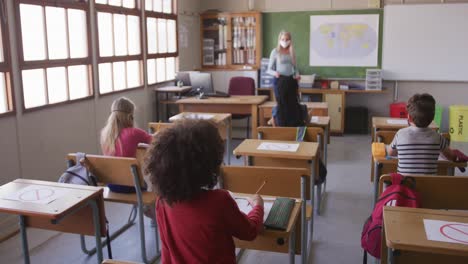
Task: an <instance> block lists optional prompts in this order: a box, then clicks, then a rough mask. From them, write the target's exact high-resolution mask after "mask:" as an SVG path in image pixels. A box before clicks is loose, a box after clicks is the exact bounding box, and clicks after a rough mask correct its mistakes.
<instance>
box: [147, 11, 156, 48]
mask: <svg viewBox="0 0 468 264" xmlns="http://www.w3.org/2000/svg"><path fill="white" fill-rule="evenodd" d="M146 29H147V31H148V53H149V54H156V53H157V52H158V49H157V37H156V32H157V31H156V18H152V17H149V18H148V20H147V22H146Z"/></svg>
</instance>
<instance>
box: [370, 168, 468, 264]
mask: <svg viewBox="0 0 468 264" xmlns="http://www.w3.org/2000/svg"><path fill="white" fill-rule="evenodd" d="M411 177H413V178H415V180H416V185H415V190H416V191H417V192H418V193H419V194H420V195H421V205H422V208H426V209H440V210H468V203H466V201H467V200H468V192H467V191H466V190H468V177H463V176H432V175H430V176H418V175H416V176H411ZM387 182H391V176H390V175H388V174H386V175H382V176H381V177H380V182H379V195H380V194H381V193H382V192H383V189H384V183H387ZM381 241H382V247H381V251H380V252H381V264H387V245H386V240H385V231H384V230H383V228H382V240H381ZM395 260H396V263H400V264H401V263H466V258H464V259H462V260H460V258H457V257H451V256H448V255H441V254H435V253H434V254H432V253H431V254H429V253H428V254H422V253H414V254H413V253H412V254H404V252H403V254H401V255H400V256H398V257H395Z"/></svg>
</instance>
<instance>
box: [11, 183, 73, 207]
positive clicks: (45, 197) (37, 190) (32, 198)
mask: <svg viewBox="0 0 468 264" xmlns="http://www.w3.org/2000/svg"><path fill="white" fill-rule="evenodd" d="M65 193H66V190H65V189H63V188H54V187H51V186H41V185H31V186H28V187H25V188H23V189H21V190H19V191H17V192H15V193H10V194H8V195H6V196H4V197H2V199H5V200H12V201H19V202H24V203H36V204H49V203H51V202H52V201H55V200H56V199H58V198H60V197H62V196H63V195H64V194H65Z"/></svg>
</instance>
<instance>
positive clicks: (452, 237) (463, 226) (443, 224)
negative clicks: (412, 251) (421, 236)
mask: <svg viewBox="0 0 468 264" xmlns="http://www.w3.org/2000/svg"><path fill="white" fill-rule="evenodd" d="M424 229H425V230H426V236H427V239H428V240H432V241H440V242H449V243H458V244H465V245H468V224H467V223H457V222H447V221H440V220H430V219H424Z"/></svg>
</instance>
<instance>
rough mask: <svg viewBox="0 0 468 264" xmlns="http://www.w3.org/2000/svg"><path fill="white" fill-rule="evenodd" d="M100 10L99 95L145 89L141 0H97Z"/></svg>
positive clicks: (98, 21)
mask: <svg viewBox="0 0 468 264" xmlns="http://www.w3.org/2000/svg"><path fill="white" fill-rule="evenodd" d="M138 2H139V1H138ZM96 10H97V25H98V35H99V38H98V41H99V56H98V63H99V93H100V94H106V93H111V92H114V91H119V90H125V89H130V88H135V87H141V86H142V85H143V78H142V61H143V55H142V52H141V50H142V49H141V37H140V35H141V34H140V32H141V28H140V21H141V20H140V19H141V16H140V11H139V9H138V5H137V1H136V0H96Z"/></svg>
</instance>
